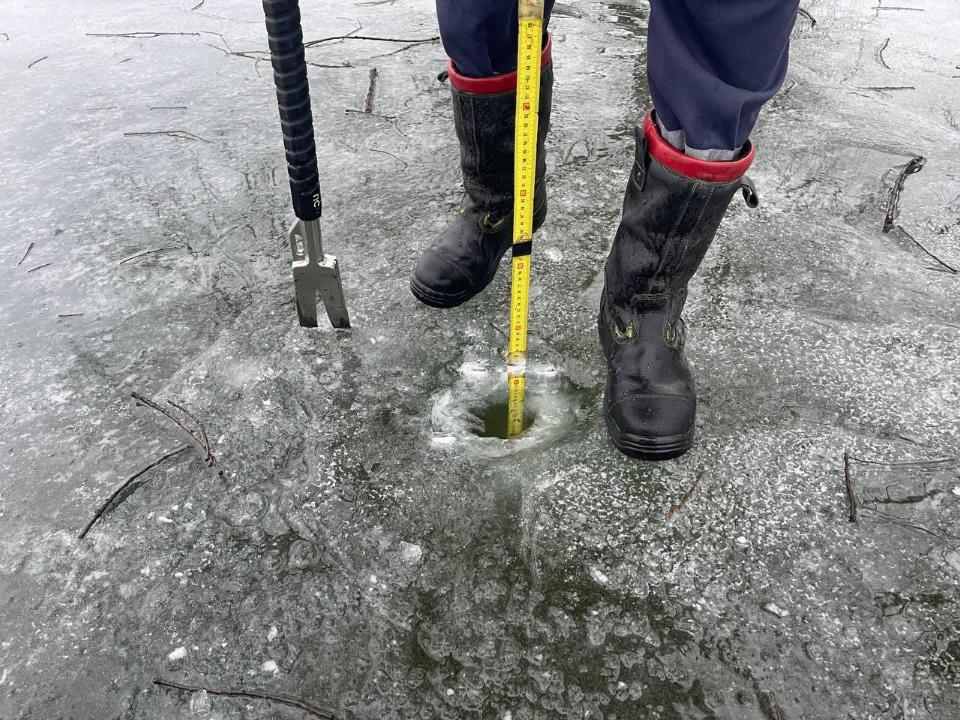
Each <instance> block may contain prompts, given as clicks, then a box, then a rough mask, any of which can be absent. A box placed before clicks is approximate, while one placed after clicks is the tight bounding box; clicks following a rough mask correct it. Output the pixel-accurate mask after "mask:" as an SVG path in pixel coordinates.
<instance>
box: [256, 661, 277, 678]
mask: <svg viewBox="0 0 960 720" xmlns="http://www.w3.org/2000/svg"><path fill="white" fill-rule="evenodd" d="M260 672H265V673H271V674H273V675H277V674H279V673H280V668H279V667H278V666H277V661H276V660H267V661H266V662H265V663H264V664H263V665H261V666H260Z"/></svg>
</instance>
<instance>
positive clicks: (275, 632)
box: [267, 625, 280, 642]
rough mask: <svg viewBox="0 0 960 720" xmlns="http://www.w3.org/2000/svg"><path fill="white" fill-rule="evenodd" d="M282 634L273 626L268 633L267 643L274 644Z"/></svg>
mask: <svg viewBox="0 0 960 720" xmlns="http://www.w3.org/2000/svg"><path fill="white" fill-rule="evenodd" d="M279 634H280V631H279V630H277V626H276V625H271V626H270V630H269V631H268V632H267V642H273V641H274V640H276V639H277V635H279Z"/></svg>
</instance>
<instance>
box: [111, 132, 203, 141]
mask: <svg viewBox="0 0 960 720" xmlns="http://www.w3.org/2000/svg"><path fill="white" fill-rule="evenodd" d="M148 135H166V136H168V137H172V138H177V139H178V140H200V141H201V142H205V143H212V142H213V140H207V139H206V138H202V137H200V136H199V135H194V134H193V133H191V132H187V131H186V130H157V131H152V132H125V133H124V134H123V136H124V137H146V136H148Z"/></svg>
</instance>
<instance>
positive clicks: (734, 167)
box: [451, 75, 754, 182]
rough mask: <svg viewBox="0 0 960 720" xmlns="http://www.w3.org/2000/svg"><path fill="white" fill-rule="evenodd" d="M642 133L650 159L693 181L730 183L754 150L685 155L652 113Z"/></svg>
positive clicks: (750, 145)
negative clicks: (725, 155)
mask: <svg viewBox="0 0 960 720" xmlns="http://www.w3.org/2000/svg"><path fill="white" fill-rule="evenodd" d="M451 77H453V76H452V75H451ZM643 134H644V136H645V137H646V138H647V147H648V148H649V151H650V155H651V156H652V157H654V158H656V159H657V160H658V161H660V163H661V164H662V165H665V166H666V167H668V168H670V169H671V170H673V171H675V172H678V173H680V174H681V175H683V176H685V177H688V178H693V179H695V180H709V181H710V182H733V181H734V180H739V179H740V178H741V177H743V176H744V175H745V174H746V172H747V170H748V169H749V168H750V164H751V163H752V162H753V156H754V147H753V142H751V141H750V140H747V145H746V148H745V149H746V154H745V155H744V156H743V157H741V158H739V159H737V160H732V161H730V162H711V161H708V160H700V159H699V158H695V157H693V156H691V155H686V154H684V153H682V152H680V151H679V150H677V149H676V148H675V147H674V146H673V145H671V144H670V143H668V142H667V141H666V140H664V139H663V136H661V135H660V130H659V129H657V124H656V123H655V122H654V121H653V113H652V112H650V113H647V116H646V117H645V118H644V119H643Z"/></svg>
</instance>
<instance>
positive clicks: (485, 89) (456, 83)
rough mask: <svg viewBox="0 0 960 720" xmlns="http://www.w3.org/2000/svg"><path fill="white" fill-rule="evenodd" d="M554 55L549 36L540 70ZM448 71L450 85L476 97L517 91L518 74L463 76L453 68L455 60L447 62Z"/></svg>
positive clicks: (551, 40)
mask: <svg viewBox="0 0 960 720" xmlns="http://www.w3.org/2000/svg"><path fill="white" fill-rule="evenodd" d="M552 54H553V38H552V37H551V36H550V35H549V34H547V46H546V47H545V48H543V52H542V53H541V54H540V69H541V70H542V69H543V68H545V67H546V66H547V63H549V62H550V60H551V57H552ZM447 71H448V72H449V73H450V84H451V85H453V87H454V88H456V89H457V90H459V91H460V92H467V93H473V94H475V95H493V94H495V93H503V92H512V91H513V90H516V89H517V72H516V70H514V71H513V72H512V73H507V74H506V75H494V76H493V77H488V78H472V77H467V76H466V75H461V74H460V73H459V72H458V71H457V69H456V68H455V67H454V66H453V60H448V61H447Z"/></svg>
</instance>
